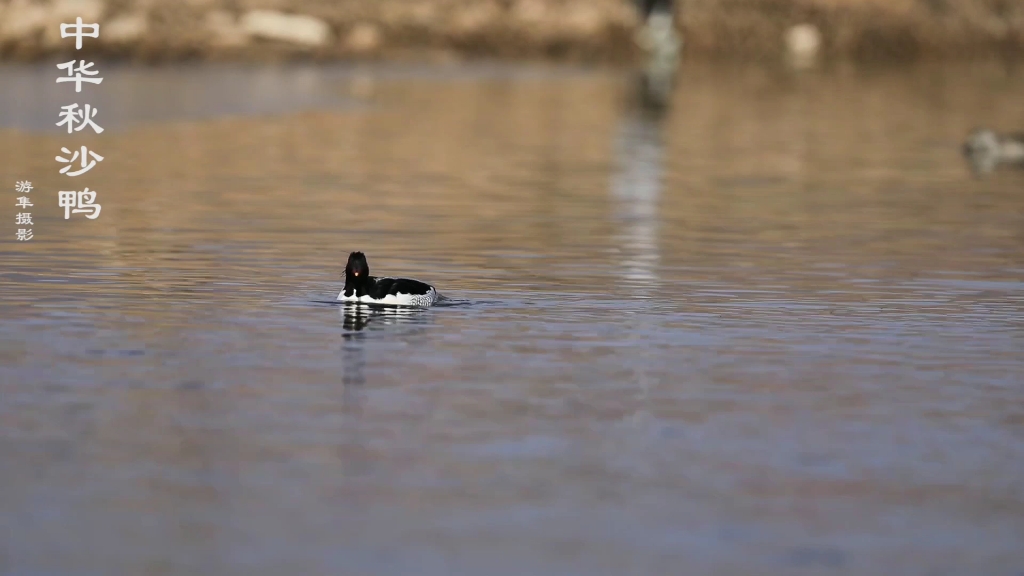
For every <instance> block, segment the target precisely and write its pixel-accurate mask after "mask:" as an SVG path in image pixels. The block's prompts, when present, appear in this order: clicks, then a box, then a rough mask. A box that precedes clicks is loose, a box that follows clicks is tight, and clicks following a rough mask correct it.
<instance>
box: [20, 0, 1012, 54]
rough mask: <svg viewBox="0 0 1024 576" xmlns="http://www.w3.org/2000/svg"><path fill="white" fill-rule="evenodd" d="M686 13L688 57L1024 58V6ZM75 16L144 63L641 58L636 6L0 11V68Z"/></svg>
mask: <svg viewBox="0 0 1024 576" xmlns="http://www.w3.org/2000/svg"><path fill="white" fill-rule="evenodd" d="M676 12H677V13H676V22H677V26H678V28H679V29H680V30H681V31H682V33H683V37H684V42H685V43H684V53H685V55H686V57H701V56H706V57H736V58H743V59H764V58H778V56H779V55H780V53H782V52H784V51H785V49H786V46H787V45H793V43H794V42H805V41H806V40H807V39H808V38H809V39H810V40H811V41H814V42H817V43H818V45H820V50H821V52H822V54H823V55H825V56H826V57H834V58H852V59H873V58H883V59H914V58H927V57H940V58H941V57H962V56H968V55H969V56H975V55H1001V56H1005V57H1014V56H1018V55H1020V54H1021V53H1022V49H1024V1H1022V0H687V1H685V2H681V3H680V4H679V5H678V6H677V11H676ZM77 16H81V17H82V18H83V19H84V21H85V22H99V23H100V25H101V34H100V38H99V39H97V40H93V39H86V41H85V47H84V48H83V52H79V54H89V55H97V54H98V55H102V56H105V57H109V58H125V59H132V60H141V61H167V60H186V59H235V60H242V59H244V60H267V59H285V58H305V59H319V60H344V59H381V58H387V59H396V58H425V57H426V58H431V57H440V58H459V57H505V58H545V59H559V60H588V61H622V60H626V59H629V58H632V57H634V56H635V54H636V53H637V48H636V43H635V42H634V32H635V29H636V26H637V16H636V14H635V10H634V4H633V0H0V59H3V60H22V61H25V60H35V59H40V58H46V57H52V56H56V55H59V54H70V53H72V52H74V42H73V41H71V40H67V39H61V38H60V33H59V24H60V23H62V22H73V21H74V19H75V18H76V17H77ZM794 27H796V28H794ZM808 31H809V32H808ZM808 34H809V35H808ZM819 39H820V40H819Z"/></svg>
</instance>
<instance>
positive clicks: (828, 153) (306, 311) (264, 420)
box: [0, 64, 1024, 576]
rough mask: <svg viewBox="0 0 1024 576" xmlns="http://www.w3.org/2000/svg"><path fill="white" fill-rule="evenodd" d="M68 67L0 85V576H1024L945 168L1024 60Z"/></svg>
mask: <svg viewBox="0 0 1024 576" xmlns="http://www.w3.org/2000/svg"><path fill="white" fill-rule="evenodd" d="M102 70H103V72H104V73H105V80H104V83H103V84H102V85H100V86H90V85H87V86H84V87H83V91H82V93H81V94H75V93H74V90H73V88H72V87H71V86H70V85H67V84H61V85H56V84H54V80H53V79H54V78H55V77H56V69H55V68H52V67H49V66H32V67H3V68H0V79H2V80H0V183H2V189H3V190H4V192H3V193H2V194H0V197H2V199H3V202H2V204H3V205H4V206H6V208H5V209H4V210H3V211H0V214H2V222H3V224H2V225H0V233H2V239H0V254H2V256H0V258H2V259H0V262H2V269H0V573H2V574H3V575H5V576H7V575H10V576H36V575H49V574H54V575H55V574H60V575H83V576H85V575H89V576H92V575H96V576H109V575H115V574H126V575H127V574H132V575H135V574H166V575H179V574H180V575H185V574H189V575H191V574H216V575H221V574H223V575H239V576H242V575H244V576H254V575H262V574H266V575H277V574H353V575H367V574H417V575H446V574H460V575H462V574H464V575H477V574H486V575H488V576H501V575H511V574H528V575H539V574H552V575H555V574H557V575H581V576H583V575H586V576H594V575H603V574H608V575H623V574H687V575H704V574H709V575H710V574H716V575H726V574H736V575H755V574H770V575H790V574H863V575H879V574H899V575H927V576H932V575H961V574H962V575H971V576H975V575H980V574H985V575H1005V576H1018V575H1020V574H1021V573H1022V572H1024V389H1022V386H1024V353H1022V352H1024V172H1020V173H1014V172H1012V171H1002V172H998V173H996V174H993V175H992V176H991V177H988V178H984V179H978V178H974V177H973V176H972V175H971V174H970V172H969V171H968V169H967V166H966V165H965V163H964V162H963V161H962V159H961V157H960V156H959V145H960V143H961V141H962V140H963V138H964V136H965V135H966V134H967V133H968V131H970V129H971V128H973V127H974V126H975V125H982V124H985V125H990V126H993V127H995V128H997V129H1000V130H1012V129H1024V107H1022V106H1021V102H1022V95H1024V71H1022V70H1016V69H1004V68H1001V67H1000V66H998V65H989V64H974V65H971V66H966V65H965V66H953V67H920V68H912V69H887V70H863V69H843V68H840V69H835V70H827V71H824V72H820V73H816V74H807V75H792V74H788V73H786V72H784V71H767V70H762V69H756V68H745V67H720V68H716V67H714V66H710V65H688V66H686V67H684V69H683V70H682V73H681V76H680V79H679V85H678V87H677V89H676V91H675V93H674V96H673V99H672V101H671V103H670V104H671V105H670V107H669V109H668V110H667V111H666V112H665V113H664V114H663V115H657V114H653V113H650V112H645V111H644V110H642V109H640V108H639V107H638V106H637V105H636V103H635V98H634V96H633V94H632V92H633V83H632V80H631V78H630V77H629V75H628V74H626V73H623V72H618V71H608V70H581V69H561V68H547V67H511V68H506V67H499V66H470V67H451V68H445V67H441V68H409V67H401V66H381V67H371V68H343V67H328V68H316V67H286V68H275V67H267V68H260V67H252V68H249V67H219V66H205V67H197V68H166V69H159V68H158V69H132V68H123V67H115V66H107V67H104V68H103V69H102ZM72 102H78V103H80V104H84V103H90V104H92V105H94V106H96V107H97V109H98V110H99V113H98V115H97V116H96V119H95V120H96V121H97V122H98V123H99V124H100V125H101V126H103V127H105V128H106V131H105V132H103V133H102V134H99V135H86V134H85V133H84V132H82V133H75V134H73V135H68V134H66V133H62V129H61V128H57V127H56V126H54V124H55V123H56V122H57V120H58V112H59V110H60V107H61V106H63V105H67V104H70V103H72ZM83 144H84V145H88V146H89V147H90V149H93V150H95V151H96V152H98V153H99V154H101V155H103V156H104V157H105V160H104V161H103V162H102V163H100V164H99V165H98V166H97V167H96V168H94V169H93V170H92V171H91V172H89V173H87V174H84V175H82V176H79V177H76V178H74V179H69V178H67V177H66V176H61V175H59V174H58V173H57V171H58V168H59V167H60V166H59V165H58V164H57V163H56V162H54V160H53V157H54V156H55V155H56V154H58V153H59V150H60V148H61V147H62V146H65V147H68V148H76V147H79V146H81V145H83ZM18 180H31V181H32V182H33V184H34V186H35V190H34V191H33V192H32V193H31V197H32V198H33V200H34V203H35V207H34V208H33V209H32V210H31V211H32V213H33V215H34V220H35V224H34V226H33V227H32V228H33V230H34V239H33V240H32V241H30V242H27V243H23V242H15V241H14V235H15V231H16V229H17V228H19V226H16V225H15V224H14V218H15V213H17V212H19V211H20V210H19V209H18V208H16V207H15V206H14V203H15V201H16V198H17V196H19V195H18V194H16V193H15V192H14V189H13V188H14V184H15V182H16V181H18ZM85 186H88V187H89V188H90V189H92V190H96V191H97V192H98V198H97V201H98V202H99V203H100V204H101V205H102V213H101V215H100V217H99V218H98V219H96V220H87V219H85V218H84V217H82V215H73V216H72V218H71V219H70V220H65V219H64V211H63V209H62V208H59V207H58V204H57V192H58V191H59V190H62V189H70V188H69V187H73V188H76V189H81V188H82V187H85ZM351 250H362V251H364V252H366V253H367V255H368V258H369V262H370V267H371V270H372V271H373V272H374V273H377V274H384V275H388V274H393V275H403V276H411V277H414V278H419V279H421V280H425V281H428V282H431V283H434V284H435V285H437V286H438V288H439V289H440V290H441V292H442V293H443V294H445V295H446V296H448V297H449V298H451V299H452V302H451V305H448V306H443V307H437V308H433V309H429V310H425V311H419V312H412V313H405V314H400V315H399V314H383V313H379V312H377V311H365V310H362V311H358V312H356V311H352V310H346V309H345V308H343V307H340V306H336V305H334V304H333V303H330V300H332V299H333V298H335V296H336V295H337V292H338V291H339V290H340V288H341V284H342V281H341V278H340V275H341V272H342V268H343V266H344V261H345V258H346V256H347V253H348V252H349V251H351Z"/></svg>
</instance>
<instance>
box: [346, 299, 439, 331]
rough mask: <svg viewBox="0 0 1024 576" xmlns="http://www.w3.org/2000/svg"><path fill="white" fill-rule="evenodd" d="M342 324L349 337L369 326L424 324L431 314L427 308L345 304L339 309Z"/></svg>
mask: <svg viewBox="0 0 1024 576" xmlns="http://www.w3.org/2000/svg"><path fill="white" fill-rule="evenodd" d="M339 310H340V312H341V324H342V327H344V328H345V330H347V331H348V334H347V335H351V333H352V332H359V331H362V330H364V329H366V327H367V326H369V325H370V324H373V325H374V326H394V325H399V324H422V323H423V322H424V321H425V320H426V314H427V313H428V312H429V310H428V309H426V308H409V307H401V306H380V305H374V304H345V305H343V306H340V307H339Z"/></svg>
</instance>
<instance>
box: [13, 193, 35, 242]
mask: <svg viewBox="0 0 1024 576" xmlns="http://www.w3.org/2000/svg"><path fill="white" fill-rule="evenodd" d="M14 191H15V192H16V193H18V194H22V195H23V196H19V197H18V198H17V199H16V200H15V202H14V205H15V206H17V207H18V209H19V210H27V209H29V208H31V207H32V206H33V204H32V200H31V199H30V198H29V197H28V196H27V194H28V193H29V192H32V183H31V182H29V181H27V180H20V181H18V182H16V183H15V184H14ZM14 223H15V224H16V225H18V226H32V225H33V224H32V213H31V212H21V211H19V212H18V214H17V215H16V216H15V217H14ZM15 237H16V238H17V239H18V241H19V242H28V241H29V240H31V239H32V229H31V228H18V231H17V232H15Z"/></svg>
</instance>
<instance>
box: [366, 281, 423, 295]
mask: <svg viewBox="0 0 1024 576" xmlns="http://www.w3.org/2000/svg"><path fill="white" fill-rule="evenodd" d="M431 289H432V286H431V285H430V284H427V283H425V282H420V281H419V280H413V279H411V278H375V279H374V282H373V284H372V286H371V287H370V288H369V289H368V290H367V293H368V294H369V296H370V297H371V298H383V297H385V296H387V295H389V294H391V295H395V294H413V295H417V296H421V295H424V294H427V293H429V292H430V290H431Z"/></svg>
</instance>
